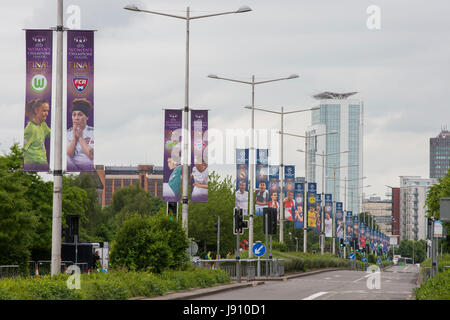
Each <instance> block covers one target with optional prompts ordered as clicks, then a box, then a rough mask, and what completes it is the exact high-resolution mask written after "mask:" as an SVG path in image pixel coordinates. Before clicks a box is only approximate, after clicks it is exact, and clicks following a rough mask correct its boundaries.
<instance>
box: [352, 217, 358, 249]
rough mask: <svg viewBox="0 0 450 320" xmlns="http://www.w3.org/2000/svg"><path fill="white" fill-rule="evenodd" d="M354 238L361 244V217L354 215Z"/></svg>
mask: <svg viewBox="0 0 450 320" xmlns="http://www.w3.org/2000/svg"><path fill="white" fill-rule="evenodd" d="M353 238H354V239H356V245H359V217H358V215H355V216H354V217H353Z"/></svg>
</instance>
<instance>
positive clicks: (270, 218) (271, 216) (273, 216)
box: [263, 208, 277, 235]
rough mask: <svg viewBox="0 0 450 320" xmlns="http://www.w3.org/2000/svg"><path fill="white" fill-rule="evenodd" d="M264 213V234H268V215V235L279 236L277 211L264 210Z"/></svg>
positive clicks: (273, 209) (271, 209)
mask: <svg viewBox="0 0 450 320" xmlns="http://www.w3.org/2000/svg"><path fill="white" fill-rule="evenodd" d="M263 213H264V220H263V232H264V234H265V233H266V215H267V223H268V225H269V228H268V230H267V233H268V234H271V235H274V234H277V209H276V208H264V209H263Z"/></svg>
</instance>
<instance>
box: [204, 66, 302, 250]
mask: <svg viewBox="0 0 450 320" xmlns="http://www.w3.org/2000/svg"><path fill="white" fill-rule="evenodd" d="M298 77H299V76H298V75H296V74H292V75H290V76H288V77H285V78H278V79H271V80H264V81H255V76H254V75H252V81H243V80H236V79H230V78H223V77H219V76H217V75H215V74H210V75H208V78H211V79H217V80H225V81H231V82H237V83H243V84H248V85H251V87H252V105H251V110H252V116H251V134H250V148H249V149H250V150H249V153H250V155H249V157H250V177H249V179H250V183H249V186H250V187H249V194H250V199H249V206H250V208H249V214H248V218H249V219H248V222H249V226H248V242H249V244H248V245H249V248H248V256H249V258H252V257H253V189H254V188H255V187H254V185H253V180H254V174H255V158H254V157H255V155H254V150H255V147H254V135H255V86H256V85H258V84H264V83H269V82H275V81H281V80H290V79H295V78H298ZM255 190H256V189H255Z"/></svg>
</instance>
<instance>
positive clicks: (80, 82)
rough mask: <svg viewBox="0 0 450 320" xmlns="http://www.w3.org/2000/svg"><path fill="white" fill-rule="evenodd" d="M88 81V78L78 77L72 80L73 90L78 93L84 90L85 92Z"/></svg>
mask: <svg viewBox="0 0 450 320" xmlns="http://www.w3.org/2000/svg"><path fill="white" fill-rule="evenodd" d="M88 81H89V78H88V77H82V76H78V77H73V78H72V83H73V86H74V88H75V90H77V91H78V92H80V93H81V92H83V91H84V90H86V88H87V86H88Z"/></svg>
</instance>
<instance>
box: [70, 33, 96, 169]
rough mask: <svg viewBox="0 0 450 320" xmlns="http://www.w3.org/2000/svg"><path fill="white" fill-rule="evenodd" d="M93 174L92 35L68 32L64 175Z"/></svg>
mask: <svg viewBox="0 0 450 320" xmlns="http://www.w3.org/2000/svg"><path fill="white" fill-rule="evenodd" d="M84 171H94V31H85V30H69V31H67V172H84Z"/></svg>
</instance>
